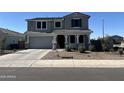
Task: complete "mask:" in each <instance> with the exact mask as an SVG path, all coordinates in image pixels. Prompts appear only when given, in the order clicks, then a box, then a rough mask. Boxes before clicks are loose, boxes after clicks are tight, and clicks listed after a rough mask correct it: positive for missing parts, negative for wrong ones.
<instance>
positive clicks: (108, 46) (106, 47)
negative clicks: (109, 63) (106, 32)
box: [100, 36, 113, 51]
mask: <svg viewBox="0 0 124 93" xmlns="http://www.w3.org/2000/svg"><path fill="white" fill-rule="evenodd" d="M100 40H101V43H102V49H103V51H110V50H112V49H113V40H112V38H111V37H110V36H106V37H104V38H100Z"/></svg>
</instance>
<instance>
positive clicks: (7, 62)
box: [0, 49, 51, 67]
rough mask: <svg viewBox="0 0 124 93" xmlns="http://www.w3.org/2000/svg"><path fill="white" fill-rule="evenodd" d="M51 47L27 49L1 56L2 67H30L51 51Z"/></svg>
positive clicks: (0, 65) (0, 64) (0, 63)
mask: <svg viewBox="0 0 124 93" xmlns="http://www.w3.org/2000/svg"><path fill="white" fill-rule="evenodd" d="M50 51H51V50H50V49H27V50H22V51H18V52H15V53H12V54H7V55H3V56H0V67H30V65H31V64H32V63H34V62H36V61H37V60H40V59H41V58H42V57H43V56H45V55H46V54H47V53H49V52H50Z"/></svg>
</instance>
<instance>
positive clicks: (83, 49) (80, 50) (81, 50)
mask: <svg viewBox="0 0 124 93" xmlns="http://www.w3.org/2000/svg"><path fill="white" fill-rule="evenodd" d="M78 51H79V52H80V53H84V52H85V51H86V48H85V46H84V45H79V47H78Z"/></svg>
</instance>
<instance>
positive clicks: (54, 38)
mask: <svg viewBox="0 0 124 93" xmlns="http://www.w3.org/2000/svg"><path fill="white" fill-rule="evenodd" d="M52 43H53V50H56V48H57V36H54V37H53V41H52Z"/></svg>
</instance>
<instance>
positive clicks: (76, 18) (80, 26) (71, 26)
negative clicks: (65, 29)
mask: <svg viewBox="0 0 124 93" xmlns="http://www.w3.org/2000/svg"><path fill="white" fill-rule="evenodd" d="M76 19H81V18H72V19H71V20H76ZM71 22H72V21H71ZM71 24H72V23H71ZM71 27H72V25H71ZM72 28H81V26H80V27H72Z"/></svg>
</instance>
